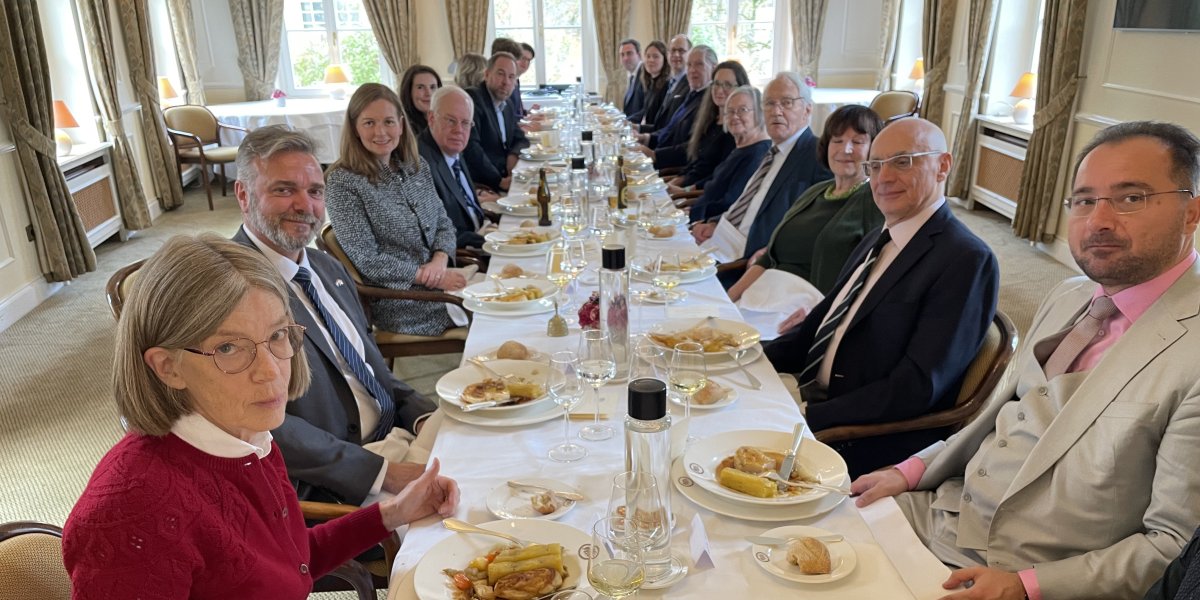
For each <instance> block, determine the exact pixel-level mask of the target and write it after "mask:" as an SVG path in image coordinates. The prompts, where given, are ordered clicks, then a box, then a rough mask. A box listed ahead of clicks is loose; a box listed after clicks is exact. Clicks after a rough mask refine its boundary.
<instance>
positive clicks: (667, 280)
mask: <svg viewBox="0 0 1200 600" xmlns="http://www.w3.org/2000/svg"><path fill="white" fill-rule="evenodd" d="M681 268H682V267H681V266H680V264H679V255H678V254H672V255H670V256H667V255H663V254H659V255H658V260H656V261H655V262H654V268H653V270H652V273H651V278H650V283H651V285H653V286H654V288H655V289H656V290H657V292H656V295H658V296H659V297H660V298H662V300H663V303H665V304H670V303H671V302H672V301H673V300H675V298H676V296H677V294H676V293H675V292H673V291H672V290H673V289H675V287H676V286H678V285H679V282H680V277H679V272H680V269H681Z"/></svg>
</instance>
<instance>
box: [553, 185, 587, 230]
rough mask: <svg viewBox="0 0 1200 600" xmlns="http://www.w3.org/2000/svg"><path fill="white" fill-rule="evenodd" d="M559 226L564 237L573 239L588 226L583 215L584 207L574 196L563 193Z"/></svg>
mask: <svg viewBox="0 0 1200 600" xmlns="http://www.w3.org/2000/svg"><path fill="white" fill-rule="evenodd" d="M558 218H559V227H560V228H561V229H562V235H563V239H567V240H573V239H575V238H576V237H578V236H579V234H580V233H582V232H583V230H584V229H586V228H587V220H586V219H585V218H584V215H583V207H582V206H580V204H579V201H578V200H576V199H575V197H574V196H568V195H563V196H562V200H561V201H560V202H559V215H558Z"/></svg>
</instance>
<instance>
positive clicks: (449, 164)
mask: <svg viewBox="0 0 1200 600" xmlns="http://www.w3.org/2000/svg"><path fill="white" fill-rule="evenodd" d="M442 158H444V159H445V160H446V168H448V169H450V174H451V175H454V178H455V179H457V180H458V185H459V187H461V188H462V190H463V193H464V194H466V195H467V200H468V202H474V201H475V191H474V190H472V189H471V185H470V184H469V183H467V176H466V174H465V173H463V172H462V171H460V172H458V173H455V172H454V163H456V162H459V159H460V158H462V156H461V155H459V154H455V155H449V154H446V153H445V152H442ZM459 168H462V163H459ZM467 214H469V215H471V223H472V224H473V225H475V231H479V227H480V226H481V225H483V223H481V222H480V219H479V217H480V215H479V214H478V213H476V212H475V211H474V210H468V211H467Z"/></svg>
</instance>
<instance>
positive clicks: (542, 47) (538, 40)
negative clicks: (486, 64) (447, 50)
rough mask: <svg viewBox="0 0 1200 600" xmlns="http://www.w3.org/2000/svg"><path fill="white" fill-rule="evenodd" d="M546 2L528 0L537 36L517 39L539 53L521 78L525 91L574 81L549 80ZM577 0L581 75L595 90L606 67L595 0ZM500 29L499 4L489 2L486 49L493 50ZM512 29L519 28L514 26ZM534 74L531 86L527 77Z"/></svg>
mask: <svg viewBox="0 0 1200 600" xmlns="http://www.w3.org/2000/svg"><path fill="white" fill-rule="evenodd" d="M545 1H546V0H528V2H529V3H530V4H531V5H532V13H533V22H532V24H531V25H530V29H532V30H533V37H534V39H533V40H532V41H531V40H516V41H517V42H525V43H527V44H529V45H531V46H533V50H534V52H535V53H536V56H535V57H534V59H533V66H532V67H531V68H530V70H529V71H528V72H526V73H525V77H522V80H523V81H522V88H521V89H522V90H533V89H539V88H541V86H543V85H548V84H549V85H563V84H573V83H575V82H574V81H562V82H548V81H546V60H545V59H546V43H545V30H546V29H547V28H546V27H545V26H544V24H543V21H544V19H543V14H544V12H545V10H544V6H545ZM578 1H579V11H580V14H579V27H578V29H579V34H580V39H579V41H580V53H581V54H582V62H583V64H582V68H583V72H582V73H581V76H582V78H583V83H584V87H585V88H587V89H588V90H589V91H595V90H598V89H600V80H601V75H602V71H603V68H601V66H600V62H599V53H598V51H597V49H598V44H597V41H596V24H595V16H594V13H593V10H592V2H593V0H578ZM497 29H498V28H497V26H496V3H495V2H489V3H488V30H487V44H486V45H485V46H484V49H485V51H486V50H490V49H491V46H492V41H493V40H495V39H496V37H497V36H496V31H497ZM500 29H509V28H500ZM512 29H516V28H512ZM549 29H576V28H575V27H562V26H554V27H549ZM486 54H487V53H486V52H485V55H486ZM531 73H532V74H533V81H532V83H533V86H532V87H529V85H528V84H529V83H531V82H530V81H528V80H527V78H528V76H529V75H530V74H531Z"/></svg>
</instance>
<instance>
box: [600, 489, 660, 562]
mask: <svg viewBox="0 0 1200 600" xmlns="http://www.w3.org/2000/svg"><path fill="white" fill-rule="evenodd" d="M606 516H609V517H620V518H622V519H625V521H626V523H625V528H626V531H629V532H631V533H634V532H635V533H637V534H639V535H642V536H645V538H646V541H647V542H649V543H648V545H649V546H655V545H656V544H655V542H658V541H661V539H662V537H663V536H664V535H665V534H666V533H667V529H666V528H667V524H666V511H664V510H663V505H662V492H661V491H660V490H659V488H658V481H657V480H656V479H655V477H654V476H653V475H651V474H650V473H647V472H645V471H626V472H624V473H621V474H619V475H617V476H616V477H614V478H613V484H612V492H610V494H609V497H608V512H607V513H606Z"/></svg>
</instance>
